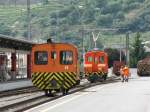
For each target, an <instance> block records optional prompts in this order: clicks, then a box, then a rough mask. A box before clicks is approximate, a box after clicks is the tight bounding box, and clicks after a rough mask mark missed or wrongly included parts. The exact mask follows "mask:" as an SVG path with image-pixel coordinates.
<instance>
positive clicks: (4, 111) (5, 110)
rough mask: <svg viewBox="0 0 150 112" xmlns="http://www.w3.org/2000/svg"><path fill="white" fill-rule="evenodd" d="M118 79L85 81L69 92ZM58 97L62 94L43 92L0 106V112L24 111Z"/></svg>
mask: <svg viewBox="0 0 150 112" xmlns="http://www.w3.org/2000/svg"><path fill="white" fill-rule="evenodd" d="M117 81H118V79H117V78H114V77H110V78H108V79H107V81H104V82H97V83H85V84H83V85H79V86H77V87H75V88H73V89H71V90H70V92H69V94H72V93H75V92H78V91H81V90H84V89H87V88H90V87H93V86H96V85H100V84H108V83H114V82H117ZM60 97H63V95H62V94H61V93H57V94H56V96H54V97H46V96H45V95H44V94H43V95H41V96H37V97H34V98H31V99H28V100H24V101H20V102H17V103H13V104H10V105H6V106H3V107H1V108H0V112H22V111H25V110H27V109H30V108H33V107H36V106H38V105H41V104H43V103H46V102H49V101H53V100H55V99H58V98H60Z"/></svg>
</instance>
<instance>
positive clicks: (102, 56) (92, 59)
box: [84, 50, 108, 83]
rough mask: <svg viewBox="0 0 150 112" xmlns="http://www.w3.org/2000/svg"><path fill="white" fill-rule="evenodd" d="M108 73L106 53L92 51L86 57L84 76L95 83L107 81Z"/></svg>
mask: <svg viewBox="0 0 150 112" xmlns="http://www.w3.org/2000/svg"><path fill="white" fill-rule="evenodd" d="M107 73H108V56H107V54H106V53H105V52H103V51H99V50H92V51H89V52H86V53H85V55H84V74H85V76H86V77H87V78H88V80H89V81H90V82H91V83H93V82H96V81H98V80H101V79H104V80H106V78H107Z"/></svg>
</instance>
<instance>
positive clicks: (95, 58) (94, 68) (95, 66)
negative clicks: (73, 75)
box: [92, 52, 99, 72]
mask: <svg viewBox="0 0 150 112" xmlns="http://www.w3.org/2000/svg"><path fill="white" fill-rule="evenodd" d="M98 64H99V56H98V54H97V52H95V53H93V66H92V71H93V72H97V71H98Z"/></svg>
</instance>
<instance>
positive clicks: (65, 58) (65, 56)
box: [60, 51, 73, 65]
mask: <svg viewBox="0 0 150 112" xmlns="http://www.w3.org/2000/svg"><path fill="white" fill-rule="evenodd" d="M60 64H63V65H71V64H73V52H72V51H60Z"/></svg>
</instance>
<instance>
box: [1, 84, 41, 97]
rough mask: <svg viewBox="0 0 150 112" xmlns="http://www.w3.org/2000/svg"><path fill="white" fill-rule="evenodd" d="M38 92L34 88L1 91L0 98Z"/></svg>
mask: <svg viewBox="0 0 150 112" xmlns="http://www.w3.org/2000/svg"><path fill="white" fill-rule="evenodd" d="M37 91H40V90H39V89H37V88H36V87H34V86H30V87H24V88H18V89H13V90H7V91H2V92H0V97H1V98H2V97H9V96H13V95H19V94H25V93H32V92H37Z"/></svg>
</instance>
